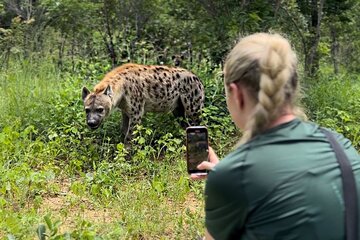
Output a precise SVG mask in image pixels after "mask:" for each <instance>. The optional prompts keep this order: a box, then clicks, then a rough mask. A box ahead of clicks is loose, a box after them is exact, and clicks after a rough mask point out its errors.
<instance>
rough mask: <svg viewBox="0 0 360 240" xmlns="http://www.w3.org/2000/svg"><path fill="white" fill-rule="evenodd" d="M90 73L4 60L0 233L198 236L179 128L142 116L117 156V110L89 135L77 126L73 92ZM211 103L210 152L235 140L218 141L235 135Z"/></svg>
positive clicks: (200, 215)
mask: <svg viewBox="0 0 360 240" xmlns="http://www.w3.org/2000/svg"><path fill="white" fill-rule="evenodd" d="M97 74H98V73H96V74H95V75H97ZM95 75H94V76H95ZM99 75H100V74H99ZM206 77H207V76H206ZM96 78H97V77H95V78H94V77H87V78H85V77H83V76H81V75H78V74H69V73H66V72H59V71H57V70H56V68H54V67H53V65H51V64H47V63H41V64H36V63H30V62H23V63H14V64H12V65H11V67H10V68H9V69H6V70H5V71H2V72H1V74H0V88H1V89H0V90H1V91H0V99H1V102H0V109H2V113H3V114H1V116H0V176H1V178H0V219H2V221H0V239H13V238H16V239H34V238H37V229H38V231H40V232H42V231H46V233H47V235H49V236H51V237H50V239H67V236H71V237H72V238H74V239H193V238H195V237H196V236H200V235H202V234H203V231H204V211H203V200H204V199H203V189H204V182H191V181H189V179H188V176H187V173H186V163H185V147H184V131H183V130H182V129H181V128H180V127H179V126H178V125H175V126H174V122H175V121H174V119H173V117H171V116H170V115H168V114H162V115H155V114H149V116H148V117H147V118H146V119H145V120H144V124H143V126H141V127H140V128H138V130H137V131H138V134H137V136H138V137H137V138H136V139H135V146H134V148H133V150H132V151H133V155H132V158H131V159H126V158H125V154H124V146H123V145H122V144H119V142H120V137H119V135H118V132H119V130H120V129H119V128H120V122H119V118H120V114H119V113H117V112H115V113H114V114H113V115H112V116H111V117H110V119H109V120H108V121H106V123H105V124H104V126H103V127H102V128H101V129H99V130H97V131H90V130H88V129H87V127H86V124H85V116H84V113H83V107H82V102H81V88H82V86H83V85H87V86H90V87H91V86H93V84H94V83H95V82H96V81H98V80H99V79H96ZM86 79H91V80H90V81H89V80H86ZM214 87H215V88H219V86H213V88H214ZM215 90H217V91H221V89H215ZM208 101H212V98H208ZM221 104H224V102H223V101H222V102H218V103H217V104H216V103H214V104H213V106H212V107H211V108H209V109H208V110H207V114H208V117H206V116H205V122H204V124H211V123H213V124H211V126H209V130H210V132H211V136H212V137H211V141H212V143H213V146H214V147H215V148H218V149H220V153H222V152H225V151H226V150H228V149H229V148H230V143H231V142H234V141H236V139H235V138H234V140H233V141H229V140H228V141H227V144H220V143H221V141H222V140H224V139H227V137H229V136H234V134H236V133H235V128H234V127H233V126H232V123H231V120H230V118H229V117H228V116H226V112H224V110H225V109H224V108H223V107H222V105H221ZM212 111H217V112H218V113H219V114H217V115H218V116H210V115H211V112H212ZM159 122H160V123H161V124H159ZM225 124H229V125H231V126H229V127H228V128H226V129H225V130H222V131H221V129H224V125H225ZM223 133H226V134H225V135H224V134H223Z"/></svg>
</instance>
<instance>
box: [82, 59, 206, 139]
mask: <svg viewBox="0 0 360 240" xmlns="http://www.w3.org/2000/svg"><path fill="white" fill-rule="evenodd" d="M82 99H83V102H84V109H85V112H86V122H87V125H88V126H89V127H90V128H91V129H97V128H98V127H99V126H100V125H101V123H102V122H103V120H104V119H105V118H106V117H107V116H108V115H109V114H110V112H111V110H112V109H113V108H119V109H120V110H121V112H122V128H121V132H122V134H123V135H124V142H125V143H127V142H128V141H129V140H131V139H132V133H133V129H134V127H135V125H136V124H139V123H140V122H141V118H142V117H143V115H144V114H145V113H146V112H172V113H173V114H174V115H175V116H176V117H183V118H184V119H187V120H188V121H187V124H188V125H198V124H199V123H200V114H201V110H202V108H203V106H204V87H203V84H202V83H201V81H200V79H199V78H198V77H197V76H196V75H194V74H193V73H192V72H190V71H188V70H186V69H183V68H178V67H168V66H153V65H139V64H132V63H128V64H124V65H122V66H120V67H117V68H115V69H113V70H112V71H110V72H109V73H107V74H106V75H105V77H104V78H103V80H102V81H101V82H100V83H99V84H97V85H96V86H95V87H94V90H93V92H90V91H89V90H88V89H87V88H86V87H84V88H83V89H82ZM187 124H186V123H184V122H183V123H182V126H183V127H186V126H187Z"/></svg>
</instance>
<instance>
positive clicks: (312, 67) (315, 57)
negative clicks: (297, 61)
mask: <svg viewBox="0 0 360 240" xmlns="http://www.w3.org/2000/svg"><path fill="white" fill-rule="evenodd" d="M324 2H325V0H320V1H318V0H311V9H312V11H311V25H310V33H311V36H310V37H309V40H308V46H309V47H308V48H307V49H309V52H307V53H306V56H305V74H306V75H307V76H314V75H316V73H317V71H318V69H319V53H318V51H317V48H318V45H319V41H320V27H321V20H322V16H323V14H322V11H323V7H324Z"/></svg>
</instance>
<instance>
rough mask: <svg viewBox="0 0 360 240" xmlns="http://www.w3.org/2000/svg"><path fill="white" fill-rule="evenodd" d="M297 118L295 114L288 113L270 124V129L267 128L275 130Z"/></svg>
mask: <svg viewBox="0 0 360 240" xmlns="http://www.w3.org/2000/svg"><path fill="white" fill-rule="evenodd" d="M295 118H296V116H295V115H294V114H293V113H286V114H284V115H281V116H279V117H278V118H277V119H275V120H274V121H272V122H271V123H270V124H269V127H267V128H273V127H276V126H278V125H280V124H283V123H287V122H290V121H292V120H294V119H295Z"/></svg>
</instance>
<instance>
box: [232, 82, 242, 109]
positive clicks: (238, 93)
mask: <svg viewBox="0 0 360 240" xmlns="http://www.w3.org/2000/svg"><path fill="white" fill-rule="evenodd" d="M243 91H244V88H243V87H241V86H240V85H238V84H236V83H230V84H229V92H230V97H231V98H232V100H233V101H234V103H235V104H236V106H237V107H238V108H240V110H242V109H243V108H244V100H245V99H244V92H243Z"/></svg>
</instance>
